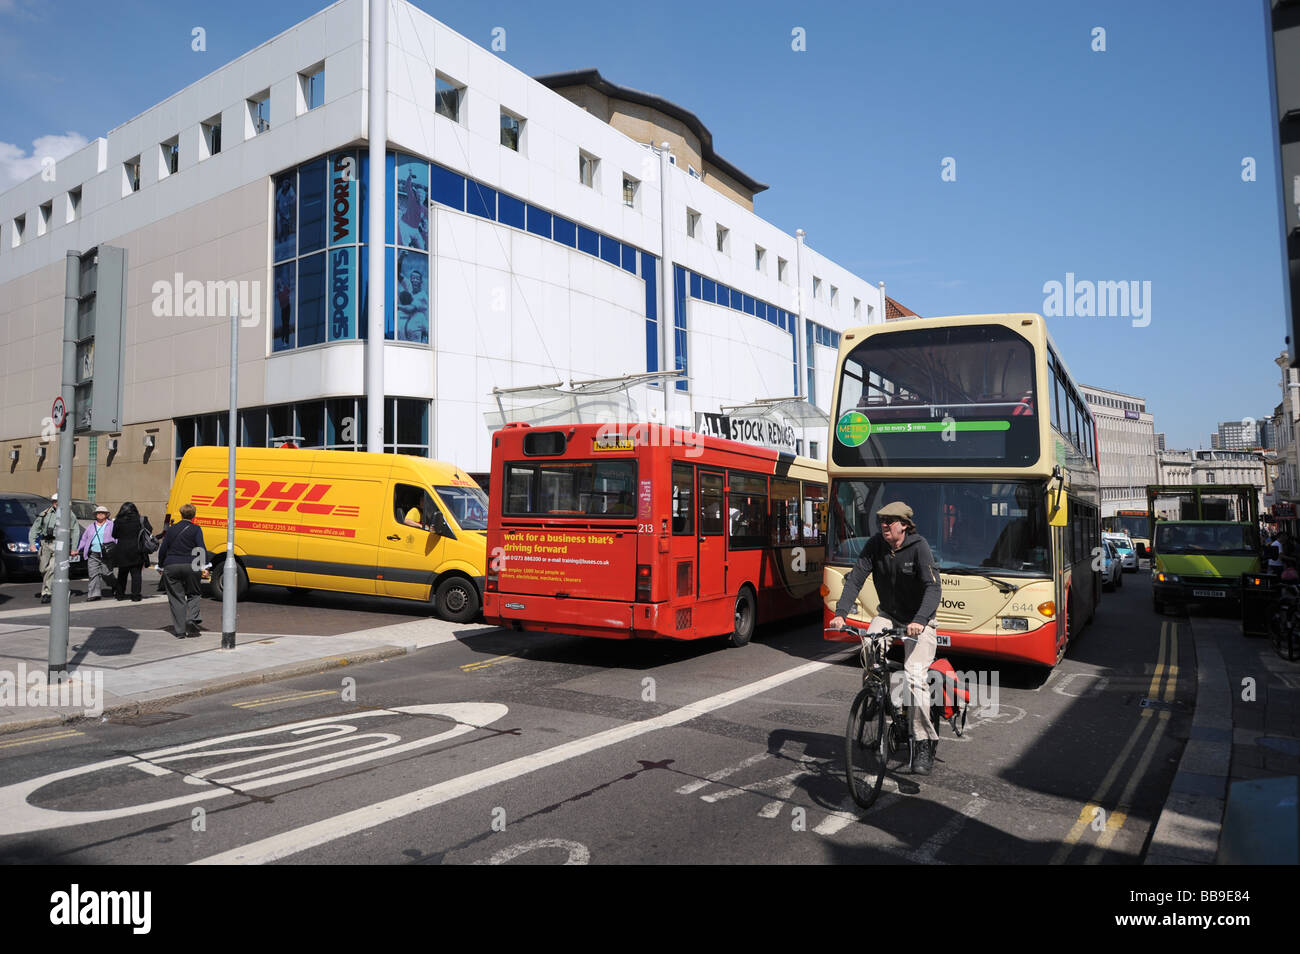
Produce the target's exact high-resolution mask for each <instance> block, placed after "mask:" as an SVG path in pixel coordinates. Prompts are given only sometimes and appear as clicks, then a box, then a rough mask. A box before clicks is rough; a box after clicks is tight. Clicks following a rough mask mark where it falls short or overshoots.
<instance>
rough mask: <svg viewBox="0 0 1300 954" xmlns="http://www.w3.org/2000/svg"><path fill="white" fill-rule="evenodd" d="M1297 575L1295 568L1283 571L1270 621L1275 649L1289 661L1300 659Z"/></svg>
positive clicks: (1299, 589)
mask: <svg viewBox="0 0 1300 954" xmlns="http://www.w3.org/2000/svg"><path fill="white" fill-rule="evenodd" d="M1295 576H1296V574H1295V571H1294V570H1290V569H1288V570H1286V571H1285V572H1284V573H1283V576H1282V579H1283V581H1284V582H1283V583H1282V589H1281V593H1280V595H1279V597H1278V602H1277V609H1275V610H1274V611H1273V616H1272V618H1270V619H1269V622H1268V630H1269V635H1270V636H1271V637H1272V642H1273V651H1274V652H1275V653H1277V654H1278V655H1279V656H1281V657H1282V658H1283V659H1285V660H1287V661H1288V662H1295V661H1296V660H1300V634H1298V633H1297V629H1300V586H1297V585H1296V582H1295Z"/></svg>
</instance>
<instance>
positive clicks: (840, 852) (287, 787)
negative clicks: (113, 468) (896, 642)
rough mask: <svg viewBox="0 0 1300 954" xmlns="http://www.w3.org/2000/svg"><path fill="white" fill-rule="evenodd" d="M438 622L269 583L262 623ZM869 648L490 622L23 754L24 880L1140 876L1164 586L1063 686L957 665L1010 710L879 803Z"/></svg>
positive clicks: (1168, 738) (1177, 749) (16, 786)
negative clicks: (104, 867)
mask: <svg viewBox="0 0 1300 954" xmlns="http://www.w3.org/2000/svg"><path fill="white" fill-rule="evenodd" d="M15 585H16V584H11V585H9V586H6V587H4V588H3V590H4V592H3V593H0V596H7V595H10V591H11V590H12V588H13V586H15ZM24 586H25V590H26V592H21V593H14V594H12V595H13V598H14V599H15V600H21V599H24V598H25V599H27V600H31V593H32V592H34V588H32V587H30V586H28V585H24ZM16 606H17V604H15V603H12V602H11V603H9V604H8V605H7V606H4V607H0V608H16ZM117 609H125V610H126V611H127V612H132V611H134V612H143V611H144V610H145V609H146V607H125V608H124V607H120V604H119V607H116V608H114V611H116V610H117ZM148 609H150V610H151V612H153V613H154V615H163V614H165V612H166V609H165V606H161V607H159V606H154V607H151V608H148ZM98 612H99V611H98V610H90V611H86V612H85V614H84V615H79V620H78V622H79V623H81V624H82V625H88V624H93V620H85V617H86V616H94V615H96V614H97V613H98ZM218 612H219V607H218V604H216V603H212V602H208V603H206V604H205V613H211V614H212V617H211V622H213V623H215V622H216V621H217V619H218V616H217V615H216V614H217V613H218ZM414 612H418V609H417V608H414V607H410V606H408V605H406V604H401V603H396V602H394V601H378V600H376V601H354V600H351V599H349V598H345V597H329V596H321V595H313V596H309V597H306V598H304V599H302V600H298V601H296V602H291V601H289V599H288V598H287V597H286V596H285V591H283V590H272V589H267V590H266V591H265V593H263V594H261V595H259V598H258V600H257V602H253V603H246V604H243V605H242V606H241V627H245V626H247V627H249V628H254V629H257V630H260V631H263V632H271V631H276V630H275V626H280V627H282V628H281V630H280V631H285V632H346V631H350V630H355V629H360V628H366V627H367V626H378V625H382V624H383V623H385V622H390V621H393V620H391V619H389V618H388V617H390V616H391V617H394V618H395V619H410V618H412V615H413V613H414ZM246 614H247V615H246ZM359 619H360V620H362V622H360V623H359V622H358V620H359ZM83 620H85V622H82V621H83ZM291 624H292V625H291ZM285 626H291V628H289V629H284V628H283V627H285ZM304 627H311V628H310V629H304ZM330 627H336V628H334V629H331V628H330ZM842 645H843V644H832V643H825V642H823V640H822V639H821V632H820V625H819V621H816V620H801V621H797V622H796V623H795V624H793V625H791V624H784V625H775V626H769V627H767V628H766V629H760V631H759V633H758V635H757V637H756V639H755V641H754V642H753V643H751V644H750V645H749V646H747V647H745V648H742V649H731V648H727V647H725V646H724V645H722V644H720V643H719V642H716V641H707V642H704V643H689V644H674V643H625V642H615V641H605V640H590V639H580V638H577V637H567V636H556V635H544V636H539V635H534V634H524V633H514V632H510V631H505V630H488V631H483V630H479V631H478V632H475V633H467V634H466V635H465V636H464V637H463V638H461V639H460V640H459V641H457V642H453V643H445V644H441V645H437V646H432V647H429V648H427V649H423V650H420V651H418V652H415V653H412V654H409V655H407V656H404V657H400V658H397V659H393V660H389V661H385V662H380V663H373V664H369V665H365V666H357V667H350V668H348V669H345V670H335V671H332V672H330V673H327V674H321V675H316V676H306V677H301V678H297V679H293V680H288V681H285V682H280V683H274V684H268V685H262V686H258V687H255V688H246V689H240V690H232V691H230V692H227V693H223V694H219V695H214V696H209V697H204V698H201V699H196V700H192V701H189V702H186V703H184V704H179V705H176V706H173V707H171V708H170V709H169V710H168V711H165V712H157V713H152V714H149V715H144V716H136V717H132V718H129V719H117V718H115V719H110V720H108V721H104V722H89V723H81V724H78V725H77V726H75V727H74V728H75V731H76V734H74V735H66V734H65V735H60V736H58V737H53V736H52V734H51V733H50V732H49V730H43V731H42V730H38V731H33V732H28V733H21V734H14V735H6V736H0V861H3V862H9V863H14V862H18V863H22V862H46V863H57V864H103V863H110V862H111V863H114V864H123V863H135V864H181V863H188V862H195V861H204V860H208V861H219V862H232V861H239V862H254V861H255V862H273V861H284V862H288V863H314V864H337V863H349V864H356V863H380V864H404V863H411V862H417V863H434V864H439V863H453V864H467V863H516V864H522V863H533V864H557V863H564V862H571V863H586V862H590V863H594V864H618V863H646V862H649V863H664V862H669V863H693V862H700V863H749V862H776V863H825V862H868V863H888V862H907V861H912V862H947V863H967V862H994V863H1002V864H1024V863H1030V864H1034V863H1066V864H1090V863H1093V864H1095V863H1101V864H1131V863H1134V862H1138V861H1140V860H1141V858H1142V854H1143V851H1144V847H1145V844H1146V842H1147V840H1148V837H1149V834H1150V831H1151V828H1152V827H1153V825H1154V823H1155V820H1156V818H1157V816H1158V814H1159V810H1160V807H1161V805H1162V804H1163V802H1164V799H1165V796H1166V794H1167V792H1168V789H1169V785H1170V781H1171V779H1172V777H1173V774H1174V770H1175V768H1176V765H1177V759H1178V757H1179V755H1180V754H1181V751H1182V746H1183V744H1184V740H1185V738H1186V735H1187V729H1188V727H1189V726H1190V711H1191V702H1192V698H1193V693H1194V687H1195V673H1194V668H1193V658H1192V656H1193V654H1192V646H1191V641H1190V635H1189V634H1188V633H1187V626H1186V622H1185V621H1183V622H1181V623H1180V622H1179V621H1178V620H1175V619H1172V618H1167V617H1157V616H1155V615H1154V614H1153V613H1152V610H1151V598H1150V587H1149V583H1148V574H1147V572H1146V571H1139V572H1138V573H1136V574H1134V573H1129V574H1126V575H1125V579H1124V586H1123V588H1122V589H1120V590H1119V591H1118V592H1116V593H1107V594H1105V595H1104V596H1103V600H1102V603H1101V606H1100V607H1099V609H1098V615H1097V618H1096V620H1095V622H1094V623H1093V624H1092V625H1091V626H1090V627H1089V628H1088V629H1086V630H1085V631H1084V632H1083V634H1082V637H1081V638H1080V639H1079V640H1078V642H1077V644H1076V645H1075V646H1074V647H1072V649H1071V651H1070V653H1069V654H1068V655H1067V657H1066V659H1065V660H1064V661H1063V662H1062V663H1061V664H1060V665H1059V666H1058V667H1057V668H1056V669H1055V670H1054V671H1052V673H1051V674H1050V675H1048V676H1047V677H1046V679H1044V675H1043V671H1041V670H1033V669H1028V668H1023V667H1009V666H999V667H996V668H993V664H990V663H989V662H987V661H981V660H978V659H975V658H972V657H965V658H962V657H956V658H954V660H953V662H954V665H955V666H956V668H957V669H958V670H959V671H984V672H985V677H984V678H983V679H982V680H981V684H982V685H983V686H984V687H985V689H986V690H987V691H988V693H989V698H988V699H986V701H987V702H990V703H991V702H996V705H991V704H989V705H984V706H982V707H981V706H978V705H977V706H976V707H973V708H972V710H971V717H970V722H969V725H968V728H967V731H966V734H965V735H964V736H963V737H962V738H955V737H954V736H953V733H952V731H951V730H950V729H949V728H948V727H947V726H944V727H942V728H941V729H940V738H941V741H940V744H939V748H938V761H937V765H936V768H935V772H934V774H933V775H932V776H930V777H929V778H925V779H913V778H911V777H910V776H900V777H898V778H895V779H888V780H887V781H886V783H885V791H884V793H883V794H882V796H881V798H880V799H879V801H877V803H876V805H875V806H873V808H872V809H870V810H869V811H866V812H862V811H860V810H858V809H857V808H856V806H854V805H853V803H852V802H851V800H850V798H849V796H848V792H847V788H846V786H845V783H844V780H843V777H842V774H841V772H842V767H841V763H840V758H841V750H842V746H843V742H842V738H843V732H844V723H845V720H846V717H847V712H848V706H849V702H850V700H851V699H852V697H853V694H854V692H855V691H856V689H857V687H858V685H859V683H860V671H859V669H858V666H857V662H856V658H854V657H853V656H851V655H849V654H847V653H846V652H845V651H844V650H843V649H842V648H841V647H842ZM994 679H996V687H995V686H994ZM1144 700H1148V701H1149V700H1153V701H1151V702H1144Z"/></svg>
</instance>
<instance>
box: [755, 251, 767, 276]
mask: <svg viewBox="0 0 1300 954" xmlns="http://www.w3.org/2000/svg"><path fill="white" fill-rule="evenodd" d="M766 264H767V249H765V248H763V246H761V245H755V246H754V271H756V272H761V271H763V269H764V266H766Z"/></svg>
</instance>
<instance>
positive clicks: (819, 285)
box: [813, 275, 822, 299]
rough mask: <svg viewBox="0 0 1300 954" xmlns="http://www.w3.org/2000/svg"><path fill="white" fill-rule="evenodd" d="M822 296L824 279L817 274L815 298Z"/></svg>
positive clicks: (814, 284) (814, 287) (814, 290)
mask: <svg viewBox="0 0 1300 954" xmlns="http://www.w3.org/2000/svg"><path fill="white" fill-rule="evenodd" d="M821 296H822V280H821V279H820V278H818V277H817V276H816V275H814V276H813V298H814V299H817V298H820V297H821Z"/></svg>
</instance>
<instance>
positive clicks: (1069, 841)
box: [1051, 620, 1178, 865]
mask: <svg viewBox="0 0 1300 954" xmlns="http://www.w3.org/2000/svg"><path fill="white" fill-rule="evenodd" d="M1171 625H1172V627H1173V630H1174V640H1175V649H1176V642H1177V631H1178V624H1177V623H1175V622H1174V621H1172V620H1163V621H1162V622H1161V624H1160V651H1159V654H1158V655H1157V657H1156V666H1155V671H1154V672H1152V674H1151V686H1150V688H1149V690H1148V693H1147V694H1148V696H1149V697H1150V698H1153V699H1154V698H1156V697H1157V695H1158V690H1159V689H1160V683H1161V681H1162V679H1163V678H1164V674H1165V660H1166V659H1167V658H1168V650H1169V630H1170V627H1171ZM1174 662H1175V663H1177V657H1176V656H1175V657H1174ZM1154 711H1155V710H1153V709H1143V710H1142V711H1141V712H1140V713H1139V714H1138V724H1137V725H1136V726H1135V727H1134V729H1133V731H1132V733H1131V734H1130V735H1129V737H1128V741H1127V742H1125V743H1124V748H1123V749H1121V750H1120V753H1119V755H1118V756H1117V757H1116V758H1115V761H1114V762H1113V763H1112V764H1111V767H1110V770H1109V771H1108V772H1107V773H1106V777H1105V778H1103V779H1102V780H1101V784H1100V785H1098V786H1097V790H1096V791H1095V792H1093V795H1092V798H1091V799H1089V801H1088V802H1087V804H1085V805H1084V806H1083V808H1082V810H1080V812H1079V817H1078V819H1076V820H1075V823H1074V825H1073V826H1071V828H1070V830H1069V832H1067V833H1066V836H1065V838H1064V839H1063V841H1062V843H1061V847H1060V848H1058V849H1057V850H1056V853H1055V854H1054V855H1053V856H1052V861H1051V863H1052V864H1054V865H1059V864H1063V863H1064V862H1065V859H1066V858H1068V857H1069V855H1070V852H1072V851H1073V850H1074V847H1075V845H1076V844H1077V843H1078V841H1079V839H1080V838H1082V837H1083V834H1084V833H1085V832H1086V831H1087V830H1088V828H1089V827H1090V826H1091V825H1092V821H1093V819H1094V818H1095V817H1096V813H1097V811H1099V810H1100V811H1105V809H1104V808H1103V802H1104V801H1105V799H1106V793H1107V792H1109V791H1110V789H1111V787H1112V786H1113V785H1114V784H1115V780H1116V779H1117V778H1118V777H1119V773H1120V771H1121V769H1123V767H1124V764H1125V763H1126V762H1127V761H1128V758H1129V756H1130V755H1131V754H1132V753H1133V749H1134V748H1136V746H1137V743H1138V740H1139V739H1140V738H1141V737H1142V733H1143V732H1145V731H1146V727H1147V725H1148V724H1149V723H1150V721H1151V713H1152V712H1154ZM1160 716H1161V718H1160V719H1159V720H1157V728H1156V729H1155V730H1154V731H1153V732H1152V736H1151V740H1150V741H1148V743H1147V746H1146V748H1145V749H1144V750H1143V753H1142V757H1141V759H1140V760H1139V762H1138V768H1137V770H1135V771H1134V772H1132V773H1131V774H1130V776H1129V786H1131V787H1132V788H1130V787H1128V786H1126V788H1125V792H1126V793H1127V794H1128V796H1129V797H1131V795H1132V791H1133V789H1135V788H1136V783H1137V782H1139V781H1141V778H1142V773H1143V771H1145V767H1146V764H1147V763H1148V762H1149V761H1150V756H1151V755H1152V753H1154V751H1155V746H1156V743H1157V742H1158V741H1159V738H1160V735H1161V734H1162V733H1163V732H1164V728H1163V727H1164V725H1165V724H1166V720H1167V719H1168V716H1169V713H1168V712H1167V711H1163V710H1162V711H1161V713H1160ZM1125 801H1126V799H1125V798H1124V796H1121V803H1123V802H1125ZM1125 807H1126V806H1125ZM1116 810H1117V811H1118V810H1119V807H1118V806H1117V808H1116ZM1127 814H1128V813H1127V810H1125V811H1124V812H1123V813H1122V815H1123V817H1122V818H1121V820H1120V825H1122V824H1123V818H1127ZM1108 817H1109V816H1108ZM1109 826H1110V822H1109V821H1107V830H1106V831H1104V832H1103V833H1102V835H1103V837H1104V836H1106V835H1107V834H1108V833H1109V832H1110V828H1109ZM1116 830H1118V828H1117V829H1116ZM1114 837H1115V836H1114V834H1113V833H1110V837H1109V838H1107V839H1106V845H1109V844H1110V842H1111V840H1113V839H1114ZM1100 840H1101V839H1098V842H1099V843H1100ZM1103 850H1104V849H1103ZM1094 853H1095V849H1094ZM1093 857H1094V856H1093V854H1090V855H1089V859H1092V858H1093ZM1096 857H1100V855H1097V856H1096ZM1092 863H1095V861H1094V862H1092Z"/></svg>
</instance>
